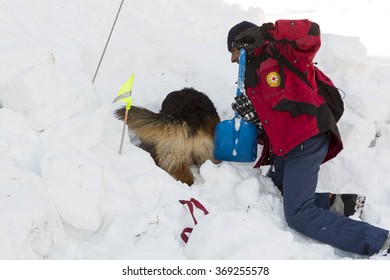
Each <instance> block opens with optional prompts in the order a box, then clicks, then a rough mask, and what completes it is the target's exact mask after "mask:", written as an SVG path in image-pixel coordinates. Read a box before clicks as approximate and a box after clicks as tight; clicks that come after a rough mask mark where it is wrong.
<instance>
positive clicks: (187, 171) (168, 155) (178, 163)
mask: <svg viewBox="0 0 390 280" xmlns="http://www.w3.org/2000/svg"><path fill="white" fill-rule="evenodd" d="M171 147H172V148H171ZM157 154H158V155H157V157H158V165H159V166H160V167H161V168H162V169H164V170H165V171H167V172H168V173H169V174H170V175H171V176H172V177H174V178H175V179H177V180H179V181H181V182H183V183H186V184H187V185H189V186H191V185H192V184H193V183H194V175H193V174H192V172H191V168H190V166H191V155H190V151H189V150H188V149H185V148H183V149H180V148H179V147H177V146H176V147H174V146H170V147H165V149H157Z"/></svg>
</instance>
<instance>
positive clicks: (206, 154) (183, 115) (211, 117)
mask: <svg viewBox="0 0 390 280" xmlns="http://www.w3.org/2000/svg"><path fill="white" fill-rule="evenodd" d="M115 115H116V117H117V118H118V119H120V120H124V115H125V108H121V109H118V110H116V111H115ZM219 122H220V118H219V116H218V113H217V111H216V109H215V107H214V104H213V103H212V102H211V100H210V99H209V98H208V97H207V96H206V95H205V94H204V93H202V92H199V91H197V90H195V89H193V88H184V89H182V90H179V91H174V92H171V93H169V94H168V95H167V96H166V98H165V100H164V101H163V103H162V105H161V110H160V112H159V113H154V112H152V111H150V110H148V109H146V108H141V107H137V106H132V107H131V108H130V110H129V112H128V120H127V126H128V128H129V129H130V130H132V131H133V132H134V133H135V134H136V135H137V136H138V138H139V139H140V140H141V144H140V145H139V147H140V148H142V149H144V150H145V151H147V152H149V153H150V155H151V156H152V158H153V159H154V161H155V162H156V164H157V165H158V166H160V167H161V168H162V169H164V170H165V171H166V172H168V173H169V174H170V175H171V176H172V177H174V178H176V179H177V180H180V181H182V182H183V183H187V184H188V185H189V186H190V185H192V184H193V183H194V176H193V174H192V172H191V169H190V167H191V165H192V164H196V165H200V164H202V163H204V162H205V161H206V160H208V159H210V160H212V161H213V162H214V163H217V162H219V161H217V160H216V159H215V158H214V143H213V139H214V129H215V126H216V125H217V124H218V123H219Z"/></svg>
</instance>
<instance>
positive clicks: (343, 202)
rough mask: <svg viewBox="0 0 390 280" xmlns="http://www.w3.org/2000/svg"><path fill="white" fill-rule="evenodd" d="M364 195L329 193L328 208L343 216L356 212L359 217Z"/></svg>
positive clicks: (364, 198)
mask: <svg viewBox="0 0 390 280" xmlns="http://www.w3.org/2000/svg"><path fill="white" fill-rule="evenodd" d="M365 201H366V197H365V196H364V195H360V194H354V193H350V194H344V193H343V194H331V195H330V210H331V211H333V212H336V213H339V214H341V215H344V216H347V217H349V216H352V215H354V214H355V213H358V216H359V218H360V217H361V216H362V213H363V208H364V203H365Z"/></svg>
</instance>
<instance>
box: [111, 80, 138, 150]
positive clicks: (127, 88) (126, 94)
mask: <svg viewBox="0 0 390 280" xmlns="http://www.w3.org/2000/svg"><path fill="white" fill-rule="evenodd" d="M133 81H134V74H132V75H131V77H130V79H128V80H127V81H126V83H124V85H123V86H122V87H121V89H120V90H119V92H118V95H117V97H116V98H115V99H114V101H113V102H112V103H115V102H118V101H121V102H126V113H125V119H124V123H123V131H122V138H121V144H120V147H119V154H122V147H123V140H124V138H125V131H126V124H127V118H128V114H129V110H130V107H131V105H132V104H133V101H132V97H131V93H132V91H133Z"/></svg>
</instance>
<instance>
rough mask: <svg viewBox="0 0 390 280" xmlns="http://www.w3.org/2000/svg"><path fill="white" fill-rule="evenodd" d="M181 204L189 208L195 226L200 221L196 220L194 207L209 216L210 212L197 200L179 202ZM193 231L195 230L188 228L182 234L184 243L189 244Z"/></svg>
mask: <svg viewBox="0 0 390 280" xmlns="http://www.w3.org/2000/svg"><path fill="white" fill-rule="evenodd" d="M179 202H180V203H181V204H183V205H187V206H188V209H189V210H190V214H191V216H192V219H193V220H194V224H195V225H196V224H197V223H198V221H197V220H196V218H195V215H194V206H195V207H196V208H198V209H200V210H202V211H203V213H204V214H205V215H207V214H208V213H209V211H207V209H206V208H205V207H204V206H203V205H202V203H200V202H199V201H197V200H196V199H195V198H191V199H190V200H179ZM192 230H193V228H190V227H186V228H185V229H183V231H182V232H181V234H180V236H181V239H182V240H183V241H184V243H187V242H188V238H189V234H190V233H191V232H192ZM187 234H188V235H187Z"/></svg>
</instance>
